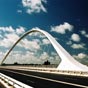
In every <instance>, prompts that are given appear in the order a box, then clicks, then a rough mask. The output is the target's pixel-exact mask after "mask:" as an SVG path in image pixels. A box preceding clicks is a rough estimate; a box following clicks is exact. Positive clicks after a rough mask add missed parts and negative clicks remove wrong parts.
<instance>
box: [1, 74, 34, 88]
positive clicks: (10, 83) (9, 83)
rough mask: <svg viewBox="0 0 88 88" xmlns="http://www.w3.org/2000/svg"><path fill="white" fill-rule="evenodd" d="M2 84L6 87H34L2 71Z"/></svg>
mask: <svg viewBox="0 0 88 88" xmlns="http://www.w3.org/2000/svg"><path fill="white" fill-rule="evenodd" d="M0 84H1V85H2V86H3V87H4V88H32V87H31V86H28V85H26V84H24V83H22V82H19V81H17V80H15V79H13V78H11V77H8V76H6V75H4V74H2V73H0Z"/></svg>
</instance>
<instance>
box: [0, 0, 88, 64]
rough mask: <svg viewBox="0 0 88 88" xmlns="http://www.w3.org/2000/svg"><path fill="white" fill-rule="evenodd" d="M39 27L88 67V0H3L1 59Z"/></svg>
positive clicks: (0, 11)
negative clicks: (27, 34) (27, 33)
mask: <svg viewBox="0 0 88 88" xmlns="http://www.w3.org/2000/svg"><path fill="white" fill-rule="evenodd" d="M36 27H37V28H39V29H42V30H45V31H47V32H49V33H50V34H51V35H52V36H54V37H55V38H56V39H57V41H58V42H59V43H60V44H61V45H62V46H63V47H64V48H65V49H66V50H67V51H68V52H69V53H70V54H71V55H72V56H73V57H74V58H76V59H77V60H78V61H80V62H83V63H85V64H87V65H88V0H77V1H74V0H0V54H1V57H0V58H2V57H3V55H4V54H5V53H6V51H7V50H9V48H10V47H11V46H12V44H14V42H15V41H16V40H17V39H19V37H20V36H21V35H22V34H23V33H25V32H26V31H28V30H31V29H32V28H36ZM24 41H25V42H28V41H27V40H26V39H25V40H24ZM45 42H48V41H47V40H44V43H45ZM32 43H35V44H36V46H37V43H36V42H35V41H32V42H31V44H32ZM28 44H30V43H28ZM47 44H48V43H47ZM32 47H33V46H32ZM37 48H39V46H37ZM43 54H44V55H48V54H47V53H46V52H45V53H43ZM48 56H49V55H48ZM55 63H56V62H55Z"/></svg>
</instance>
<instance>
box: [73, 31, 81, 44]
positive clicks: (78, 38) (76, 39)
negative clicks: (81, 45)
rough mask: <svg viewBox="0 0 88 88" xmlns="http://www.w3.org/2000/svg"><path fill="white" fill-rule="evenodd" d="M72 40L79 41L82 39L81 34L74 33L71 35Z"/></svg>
mask: <svg viewBox="0 0 88 88" xmlns="http://www.w3.org/2000/svg"><path fill="white" fill-rule="evenodd" d="M71 40H73V41H75V42H79V41H80V40H81V39H80V36H79V35H78V34H75V33H74V34H72V36H71Z"/></svg>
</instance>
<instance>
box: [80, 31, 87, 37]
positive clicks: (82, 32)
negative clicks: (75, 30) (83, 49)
mask: <svg viewBox="0 0 88 88" xmlns="http://www.w3.org/2000/svg"><path fill="white" fill-rule="evenodd" d="M80 33H81V34H82V35H83V36H84V37H86V38H88V34H87V33H86V31H85V30H82V31H80Z"/></svg>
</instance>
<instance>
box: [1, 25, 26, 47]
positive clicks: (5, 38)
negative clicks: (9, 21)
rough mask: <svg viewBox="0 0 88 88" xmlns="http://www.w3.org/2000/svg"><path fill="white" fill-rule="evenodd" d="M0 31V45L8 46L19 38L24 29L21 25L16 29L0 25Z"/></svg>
mask: <svg viewBox="0 0 88 88" xmlns="http://www.w3.org/2000/svg"><path fill="white" fill-rule="evenodd" d="M0 32H1V34H0V38H1V39H0V46H3V47H6V48H8V47H11V46H12V45H13V44H14V43H15V42H16V41H17V40H18V39H19V38H20V37H19V34H22V33H23V32H25V29H24V27H21V26H20V27H18V28H16V29H14V28H13V27H12V26H9V27H0ZM3 32H4V33H3Z"/></svg>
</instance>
